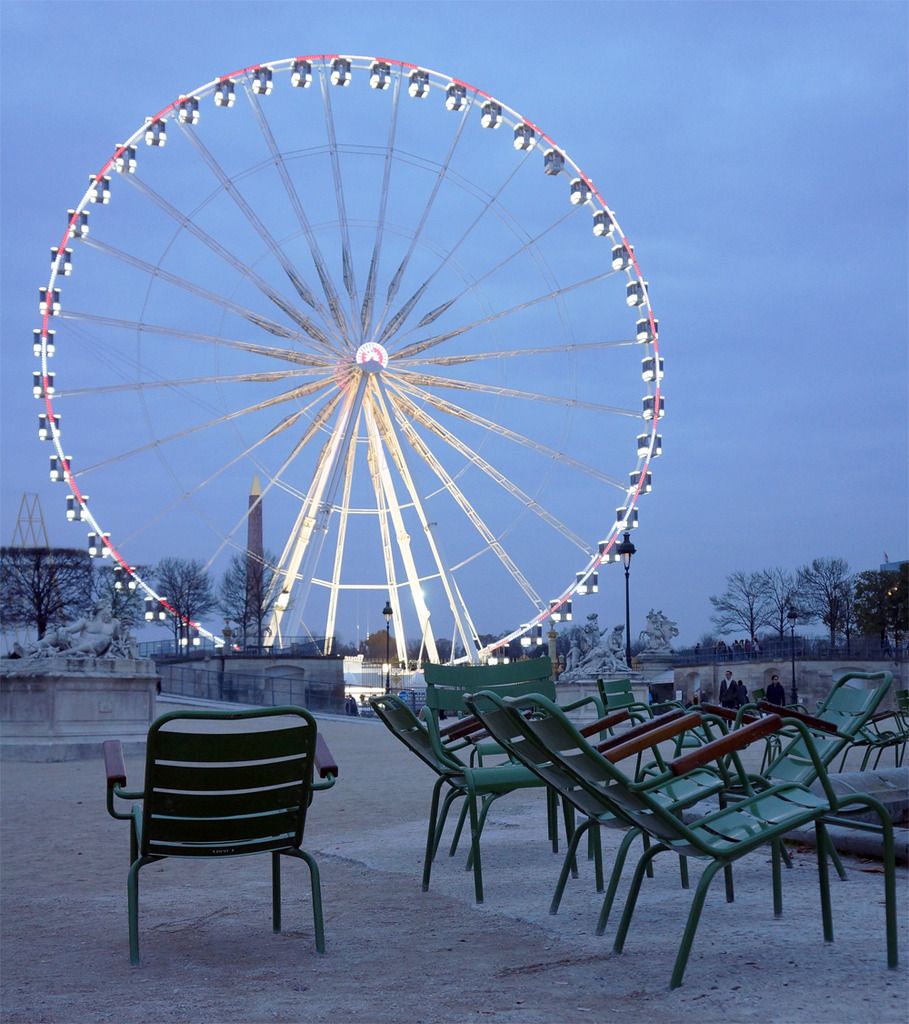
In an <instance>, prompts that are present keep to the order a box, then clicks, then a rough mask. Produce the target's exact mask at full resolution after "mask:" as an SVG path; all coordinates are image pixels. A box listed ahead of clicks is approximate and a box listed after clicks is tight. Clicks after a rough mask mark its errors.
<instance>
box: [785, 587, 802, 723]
mask: <svg viewBox="0 0 909 1024" xmlns="http://www.w3.org/2000/svg"><path fill="white" fill-rule="evenodd" d="M786 618H787V619H788V620H789V652H790V654H791V656H792V692H791V693H790V694H789V702H790V703H791V704H798V702H799V691H798V690H797V689H796V686H795V624H796V622H798V618H799V613H798V610H797V609H796V608H795V607H793V605H789V611H788V612H786Z"/></svg>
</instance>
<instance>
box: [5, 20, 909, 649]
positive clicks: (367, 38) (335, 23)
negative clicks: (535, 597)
mask: <svg viewBox="0 0 909 1024" xmlns="http://www.w3.org/2000/svg"><path fill="white" fill-rule="evenodd" d="M0 19H2V21H0V28H2V199H3V205H2V337H3V348H2V365H0V371H2V453H0V454H2V491H0V514H2V522H0V539H2V541H3V543H9V541H10V538H11V536H12V532H13V528H14V526H15V521H16V513H17V510H18V506H19V501H20V498H21V495H22V493H23V492H37V493H39V494H40V497H41V501H42V505H43V507H44V512H45V516H46V519H47V523H48V531H49V535H50V540H51V542H52V543H55V544H71V545H81V544H82V543H83V535H82V533H80V532H79V531H78V527H74V526H72V525H71V524H68V523H66V522H65V519H64V514H63V493H64V492H63V490H62V487H61V486H60V485H54V484H51V483H50V482H49V480H48V473H47V458H48V454H49V446H48V445H47V444H41V443H39V441H38V440H37V438H36V429H35V428H36V420H37V412H38V411H39V410H38V403H36V402H35V401H34V399H33V398H32V396H31V374H32V371H33V370H34V369H35V366H36V364H35V360H34V359H33V357H32V354H31V333H32V330H33V329H34V328H35V327H37V326H39V317H38V310H37V289H38V287H39V285H42V284H45V283H46V281H47V276H48V253H49V248H50V246H53V245H56V244H58V242H59V240H60V235H61V232H62V229H63V224H64V216H65V214H66V210H67V208H68V207H70V206H73V205H74V204H75V203H76V202H77V201H78V200H79V198H80V197H81V195H82V193H83V191H84V189H85V186H86V181H87V176H88V175H89V174H90V173H92V172H93V171H94V170H96V169H97V168H98V167H99V166H101V165H102V164H103V163H104V161H105V160H106V158H107V156H108V155H109V154H110V153H111V152H112V150H113V147H114V145H115V144H116V143H117V142H119V141H121V140H122V139H123V138H124V137H126V136H127V135H129V134H131V133H132V132H133V131H134V130H135V129H136V128H137V127H138V126H139V125H141V123H142V121H143V118H144V117H145V116H146V115H147V114H150V113H153V112H156V111H158V110H160V109H161V108H162V107H164V106H165V105H166V104H168V103H169V102H170V101H171V100H172V99H173V98H174V97H176V96H177V95H179V94H181V93H182V92H185V91H189V90H190V89H193V88H195V87H197V86H198V85H201V84H202V83H204V82H207V81H209V80H211V79H213V78H215V77H217V76H218V75H220V74H223V73H226V72H229V71H232V70H234V69H235V68H241V67H245V66H247V65H250V64H253V63H256V62H261V61H267V60H272V59H276V58H281V57H289V56H293V55H294V54H307V53H331V52H338V53H349V54H365V55H377V56H388V57H392V58H397V59H400V60H404V61H410V62H413V63H415V64H420V65H423V66H425V67H429V68H433V69H436V70H438V71H441V72H445V73H447V74H449V75H452V76H455V77H457V78H460V79H463V80H465V81H467V82H470V83H472V84H474V85H477V86H479V87H481V88H482V89H484V90H486V91H487V92H489V93H491V94H493V95H494V96H496V97H499V98H500V99H502V100H503V101H504V102H505V103H507V104H509V105H510V106H512V107H514V108H515V109H516V110H518V111H520V112H521V113H522V114H523V115H524V116H526V117H528V118H529V119H531V120H533V121H534V122H535V123H536V124H538V125H540V126H542V127H543V128H544V129H545V130H546V131H548V132H549V133H550V134H551V135H552V136H553V137H554V138H555V139H556V140H558V142H559V143H560V144H561V145H563V146H564V147H565V148H566V149H567V151H568V152H569V153H570V154H571V156H572V157H573V158H574V159H575V160H576V161H577V162H578V164H579V165H580V166H581V167H582V168H584V169H585V171H586V172H587V173H588V174H589V175H590V176H591V178H592V179H593V180H594V181H595V182H597V183H598V184H599V185H600V186H601V187H602V190H603V193H604V196H605V198H606V199H607V201H608V202H609V204H610V205H611V206H612V207H613V208H614V209H615V210H616V211H617V213H618V216H619V220H620V223H621V224H622V227H623V229H624V230H625V231H626V232H627V234H628V236H629V237H630V238H631V239H632V240H633V241H634V243H635V247H636V252H637V255H638V257H639V258H640V261H641V265H642V267H643V268H644V270H645V273H646V276H647V279H648V281H649V282H650V294H651V299H652V302H653V307H654V310H655V312H656V314H657V316H658V318H659V321H660V340H661V351H662V354H663V356H664V358H665V360H666V378H665V382H664V383H665V389H664V394H665V397H666V417H665V419H664V421H663V422H662V424H661V426H662V435H663V438H664V455H663V456H662V458H660V459H659V460H656V461H655V462H654V465H653V480H654V486H653V493H652V494H650V495H647V496H645V497H643V498H642V500H641V504H640V523H641V525H640V528H639V529H638V530H637V531H636V532H635V534H634V535H633V539H634V541H635V543H636V545H637V546H638V549H639V554H638V555H637V557H636V559H635V561H634V564H633V567H632V617H633V628H634V631H635V632H636V631H637V629H638V628H640V625H642V624H643V616H644V614H645V613H646V611H647V610H648V609H649V608H651V607H654V608H659V609H662V610H663V611H664V612H665V613H666V614H667V615H668V616H669V617H670V618H673V619H676V620H678V622H679V625H680V629H681V638H680V639H681V640H682V641H683V642H688V643H692V644H693V643H694V642H695V641H696V639H697V638H698V636H699V635H700V634H701V633H702V632H703V631H705V630H706V629H708V628H709V615H710V605H709V601H708V595H710V594H712V593H719V592H720V591H721V590H722V589H723V585H724V580H725V578H726V575H727V574H728V573H730V572H732V571H734V570H739V569H741V570H757V569H763V568H769V567H773V566H780V567H783V568H788V569H795V568H797V567H798V566H799V565H801V564H804V563H805V562H807V561H809V560H810V559H812V558H814V557H818V556H840V557H843V558H845V559H847V560H848V562H849V565H850V567H851V568H852V569H853V570H854V571H859V570H862V569H868V568H876V567H877V566H878V564H879V563H880V562H881V561H882V560H883V556H884V552H885V551H886V552H887V553H888V554H889V556H890V558H891V559H893V560H895V559H900V558H905V557H907V555H909V550H907V548H909V545H907V465H909V457H907V234H909V233H907V226H909V218H907V196H909V190H907V124H909V116H907V114H909V112H907V95H909V90H907V64H909V62H907V38H909V36H907V29H909V7H907V5H906V4H904V3H874V2H862V3H748V2H741V3H684V2H680V3H635V4H631V3H583V4H569V3H547V2H539V3H514V4H513V3H494V2H487V3H470V2H461V3H433V2H429V3H340V2H339V3H289V4H286V3H228V2H220V3H198V2H180V3H168V2H156V3H144V2H121V3H95V2H81V3H80V2H68V3H45V2H29V3H17V2H9V0H7V2H4V3H3V4H2V5H0ZM357 85H358V83H356V82H355V83H354V86H353V87H352V89H351V90H350V92H351V93H353V90H354V88H356V87H357ZM359 88H360V89H361V90H362V89H364V88H365V86H364V85H363V83H362V82H360V83H359ZM437 102H438V101H437ZM209 103H210V101H209ZM205 116H206V117H209V116H214V114H210V112H209V111H208V110H206V111H205ZM339 116H342V115H339ZM384 123H385V122H384V121H383V125H384ZM384 130H385V129H384V127H383V129H382V131H383V132H384ZM173 135H177V132H176V131H173ZM169 146H172V144H171V143H170V140H169ZM146 155H147V150H146V148H145V147H144V146H143V147H141V149H140V153H139V157H140V159H145V158H146ZM174 156H175V154H173V153H170V152H168V157H169V158H170V157H174ZM326 166H327V165H326ZM378 166H380V165H378ZM175 173H181V174H182V173H186V174H189V173H190V168H189V167H188V166H184V168H183V169H181V170H179V171H177V172H175ZM377 173H380V171H377ZM115 185H116V182H115ZM345 186H346V187H347V188H348V189H349V191H350V192H351V194H352V195H354V196H355V194H356V191H357V189H358V188H359V187H361V186H360V185H359V184H354V183H352V182H345ZM187 187H190V186H189V185H188V186H187ZM363 187H365V185H364V186H363ZM372 187H373V188H375V183H374V182H373V186H372ZM115 199H116V197H115ZM351 201H352V202H353V203H355V202H356V199H355V198H353V199H352V200H351ZM99 209H100V208H99ZM113 209H114V205H113V204H112V206H111V210H113ZM516 212H517V213H518V215H519V217H521V219H522V220H524V221H525V222H526V224H527V225H528V230H531V229H532V228H531V225H535V224H536V220H535V215H536V211H535V210H534V209H532V208H531V206H529V205H528V206H527V207H525V208H524V210H523V211H521V210H518V211H516ZM97 216H98V217H100V216H101V214H100V213H99V214H98V215H97ZM132 230H133V231H134V232H137V233H141V232H142V231H143V226H142V224H141V223H136V224H135V225H133V229H132ZM152 230H154V228H152V227H150V228H149V231H152ZM162 244H163V243H162ZM160 249H161V245H158V249H157V250H156V252H158V253H160ZM156 258H157V257H156ZM358 258H359V259H360V260H361V261H362V262H361V263H360V265H359V269H358V273H359V274H360V276H361V279H362V278H363V277H365V269H364V266H365V265H366V264H368V259H369V255H368V248H367V250H366V255H362V254H361V255H360V256H359V257H358ZM549 258H550V259H551V260H553V261H554V262H556V263H557V262H558V260H559V254H558V252H551V253H550V254H549ZM570 258H571V254H566V256H565V259H566V260H569V259H570ZM556 269H558V268H556ZM78 272H79V268H78V266H77V267H76V270H75V272H74V275H73V282H74V286H75V282H76V278H77V275H78ZM96 280H97V279H96ZM66 287H67V286H66V284H65V283H64V292H65V291H66ZM493 298H494V299H495V296H493ZM64 301H65V296H64ZM509 301H511V300H510V299H509V300H503V302H502V305H506V304H508V302H509ZM115 305H116V303H115ZM137 313H138V306H136V307H135V308H133V309H132V311H131V312H128V313H127V312H125V311H123V312H118V313H117V314H115V315H123V316H129V317H133V316H136V314H137ZM136 318H137V319H138V317H137V316H136ZM63 356H64V353H63V352H62V351H61V352H60V353H59V356H58V362H57V364H56V367H55V368H56V369H57V371H58V373H59V374H60V376H61V378H62V377H63V376H64V374H65V373H66V363H65V362H64V359H63ZM83 358H84V357H83ZM78 369H79V368H77V370H78ZM90 369H91V368H90V367H87V366H85V365H83V366H82V367H81V370H80V372H82V373H83V374H86V373H88V372H89V370H90ZM188 372H192V368H190V369H189V371H188ZM202 372H205V371H202ZM85 379H87V378H85ZM604 394H605V392H604ZM608 400H609V399H608V398H604V401H608ZM79 415H80V416H82V417H83V419H82V421H81V423H80V425H79V427H80V429H82V430H91V431H95V432H99V433H100V434H104V435H113V434H116V432H117V431H118V430H119V429H120V426H119V425H118V424H117V423H116V422H111V420H110V419H108V418H106V417H105V416H103V415H101V416H98V417H97V418H96V419H93V418H92V411H91V410H90V409H87V410H84V411H80V414H79ZM127 415H129V414H128V413H127ZM137 415H138V414H137ZM177 415H179V413H177ZM76 418H77V414H76V412H75V411H74V412H73V414H72V420H73V421H75V420H76ZM74 428H75V422H74ZM629 430H630V432H631V433H630V435H629V436H631V437H633V434H634V430H635V427H634V426H633V425H632V427H630V428H629ZM73 436H77V435H75V434H74V435H73ZM125 443H126V442H124V444H125ZM589 454H590V453H585V457H588V456H589ZM73 455H74V458H75V459H76V460H78V459H79V455H80V453H79V452H78V451H73ZM83 461H84V460H83ZM626 461H631V460H626ZM182 468H185V467H182ZM627 468H628V466H624V465H623V466H620V469H621V470H622V471H623V472H624V471H625V470H627ZM609 471H610V472H611V471H612V470H611V468H610V470H609ZM198 472H199V474H200V475H201V473H202V472H203V470H202V469H201V467H200V469H199V470H198ZM146 484H147V486H148V487H150V488H152V489H154V488H155V487H156V481H155V480H154V479H148V480H147V481H146ZM104 486H107V484H105V485H102V484H101V483H98V484H95V485H94V489H95V492H96V493H97V492H98V490H99V489H100V492H101V493H104V489H103V488H104ZM183 486H185V484H184V485H183ZM109 491H110V496H109V497H108V498H107V499H106V501H107V503H108V504H107V506H106V507H105V509H104V514H105V516H106V517H108V518H110V519H113V521H115V522H132V521H133V520H134V519H135V518H136V517H139V516H141V515H142V505H143V503H145V502H146V497H145V495H144V493H140V492H139V491H136V490H134V489H132V488H131V487H118V486H116V480H115V479H114V478H113V477H111V478H110V487H109ZM566 497H567V498H570V499H571V501H575V502H577V504H578V506H579V507H583V506H584V504H585V490H584V487H583V481H579V484H578V490H577V493H576V494H575V493H571V494H568V495H567V496H566V495H562V498H563V499H564V498H566ZM235 498H236V503H237V514H238V515H239V514H241V513H242V508H243V505H244V502H245V498H244V495H243V493H242V492H241V493H239V494H238V495H236V496H235ZM148 500H151V499H150V498H149V499H148ZM219 500H220V498H219ZM225 500H226V498H225ZM231 500H233V499H231ZM134 505H138V506H139V507H134ZM96 512H98V514H99V515H100V514H101V511H100V509H96ZM268 515H269V513H268V506H266V523H268ZM566 515H567V513H566ZM611 518H612V509H608V510H607V514H605V517H604V520H603V527H602V530H601V535H603V534H605V532H606V530H607V529H608V527H609V526H610V525H611ZM517 536H518V534H517V533H516V534H515V537H516V538H517ZM172 539H173V538H172ZM594 539H595V538H594ZM451 543H452V544H453V545H455V544H456V539H455V538H452V540H451ZM282 545H283V537H273V538H269V537H268V536H266V546H268V547H271V548H273V549H280V547H281V546H282ZM165 546H166V545H163V544H161V542H160V541H159V542H157V543H156V545H155V546H154V550H152V549H151V548H148V549H145V550H142V551H141V552H140V553H139V555H138V556H136V557H142V558H143V559H144V560H146V561H151V560H154V558H156V557H161V556H164V555H165V554H168V553H170V551H169V550H164V549H163V548H164V547H165ZM520 547H521V550H519V551H516V552H514V554H515V557H516V559H518V560H520V561H522V562H526V563H527V564H533V562H534V560H536V559H537V558H539V557H542V556H541V555H540V553H539V552H538V551H536V550H534V547H533V544H532V542H531V541H528V540H526V539H525V540H522V541H520ZM172 550H173V551H174V553H178V554H181V555H187V556H188V555H191V554H193V553H194V552H193V550H192V538H191V537H189V538H187V536H186V535H181V537H180V539H179V542H177V541H174V543H173V545H172ZM200 555H201V556H202V557H207V552H200ZM576 568H579V566H577V565H574V564H570V565H569V564H567V563H566V564H565V566H564V572H563V578H561V579H559V580H558V581H555V580H554V581H553V583H552V588H553V593H555V592H556V590H557V589H558V587H560V586H561V585H562V584H564V583H565V582H567V580H568V579H569V578H570V577H571V576H573V573H574V570H575V569H576ZM542 596H543V597H544V598H548V597H549V596H550V594H548V593H544V594H543V595H542ZM383 597H384V595H381V594H380V595H377V596H376V599H375V603H376V608H375V609H374V612H375V614H372V612H369V613H367V612H364V611H363V610H362V609H361V610H359V611H358V615H365V617H366V619H367V625H369V626H370V627H372V628H375V627H376V626H378V625H379V619H380V616H379V614H378V612H379V610H380V609H381V604H380V603H379V602H381V601H382V600H383ZM588 601H589V608H588V607H587V605H586V604H585V605H583V606H580V607H577V606H576V611H578V612H582V613H583V612H586V611H589V610H596V611H598V612H599V614H600V623H601V626H603V625H606V624H607V623H612V622H619V621H620V620H621V619H622V617H623V603H622V602H623V591H622V581H621V576H620V573H619V572H618V571H616V572H614V573H611V572H610V573H603V574H601V587H600V593H599V594H598V595H597V596H596V597H595V598H590V599H588ZM521 614H523V613H522V612H515V613H514V616H512V615H511V612H510V609H508V608H505V609H503V608H502V607H501V606H495V608H494V609H491V608H490V609H487V608H483V609H481V616H480V619H479V621H477V623H476V625H477V627H478V629H479V630H480V631H481V632H487V631H488V632H503V631H505V630H507V629H509V628H511V627H512V626H513V625H515V624H516V621H515V618H516V616H518V615H521ZM580 618H581V620H582V621H583V614H582V615H581V616H580ZM518 621H519V620H518ZM214 625H217V623H215V624H214ZM361 625H362V624H361ZM351 630H352V626H351V625H350V623H349V622H348V623H347V625H346V626H344V627H343V628H341V630H340V631H341V632H342V633H344V634H345V635H346V637H347V638H349V637H350V635H351Z"/></svg>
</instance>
